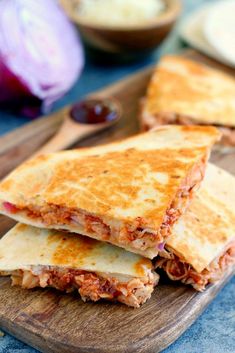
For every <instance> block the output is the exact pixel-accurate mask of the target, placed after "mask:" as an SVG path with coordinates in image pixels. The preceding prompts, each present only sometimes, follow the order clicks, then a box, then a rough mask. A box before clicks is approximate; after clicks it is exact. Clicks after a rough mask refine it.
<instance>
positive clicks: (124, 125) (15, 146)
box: [0, 51, 235, 353]
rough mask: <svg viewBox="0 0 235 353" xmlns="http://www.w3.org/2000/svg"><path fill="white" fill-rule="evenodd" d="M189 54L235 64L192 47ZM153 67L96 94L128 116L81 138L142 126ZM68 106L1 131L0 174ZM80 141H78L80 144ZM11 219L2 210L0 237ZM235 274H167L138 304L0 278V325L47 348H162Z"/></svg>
mask: <svg viewBox="0 0 235 353" xmlns="http://www.w3.org/2000/svg"><path fill="white" fill-rule="evenodd" d="M185 55H187V56H189V57H191V58H194V59H196V60H199V61H203V62H206V63H208V64H209V65H213V66H218V67H220V68H221V69H225V70H226V71H229V72H230V73H231V74H232V75H234V71H232V70H229V69H228V68H225V67H223V66H222V65H221V64H218V63H215V62H212V61H211V60H210V59H207V58H205V57H203V56H201V55H199V54H198V53H196V52H194V51H190V52H187V54H185ZM151 72H152V68H148V69H145V70H144V71H142V72H140V73H137V74H135V75H133V76H130V77H128V78H127V79H124V80H122V81H120V82H118V83H116V84H114V85H112V86H109V87H107V88H105V89H103V90H101V91H98V92H96V93H94V94H93V95H94V96H96V97H110V96H113V97H115V98H116V99H118V100H119V101H120V103H121V104H122V108H123V117H122V119H121V121H120V122H119V123H118V125H117V126H115V127H113V128H111V129H109V130H106V131H104V132H102V133H101V134H99V135H97V136H93V137H91V138H89V139H86V140H84V141H82V143H80V144H79V146H89V145H96V144H100V143H105V142H108V141H113V140H117V139H119V138H122V137H124V136H129V135H131V134H133V133H136V132H138V130H139V127H138V119H137V114H138V113H137V112H138V107H139V99H140V98H141V97H143V96H144V93H145V90H146V86H147V84H148V81H149V77H150V75H151ZM67 109H68V108H65V109H64V111H60V112H59V113H56V114H54V115H53V116H51V117H45V118H43V119H40V120H37V121H34V122H32V123H30V124H28V125H26V126H24V127H22V128H20V129H17V130H15V131H13V132H11V133H9V134H7V135H5V136H3V137H2V138H0V164H1V170H0V178H2V177H4V175H6V174H7V173H8V172H9V171H10V170H12V169H13V168H14V167H15V166H17V165H18V164H19V163H21V162H22V161H23V160H24V159H27V158H28V157H29V156H30V155H31V154H32V153H33V152H35V151H36V150H37V149H38V148H39V147H40V146H41V145H42V144H43V143H45V142H46V141H47V140H48V139H49V138H50V137H51V136H52V135H53V133H54V132H55V131H56V130H57V129H58V127H59V125H60V124H61V121H62V119H63V116H64V114H66V112H67ZM79 146H77V147H79ZM212 160H213V161H214V162H215V163H216V164H218V165H220V166H222V167H224V168H226V169H227V170H229V171H230V172H232V173H234V174H235V153H232V152H230V153H229V154H224V153H221V152H216V153H213V156H212ZM13 224H14V222H13V221H11V220H9V219H8V218H6V217H0V236H1V235H3V234H4V233H5V232H6V231H7V230H8V229H10V228H11V227H12V226H13ZM231 276H232V271H231V272H230V273H227V275H226V276H225V277H224V279H223V280H222V281H220V282H219V283H218V284H217V285H213V286H210V287H209V288H208V289H207V291H205V292H204V293H196V292H195V291H194V290H193V289H191V288H190V287H186V286H183V285H178V284H174V283H169V282H167V280H164V279H163V280H162V281H161V283H160V285H159V286H158V287H157V288H156V290H155V292H154V294H153V296H152V298H151V300H149V301H148V302H147V303H146V304H145V305H143V306H142V307H141V308H140V309H131V308H128V307H125V306H124V305H121V304H110V303H106V302H99V303H86V304H84V303H83V302H82V301H81V300H80V298H79V297H78V295H76V294H69V295H66V294H62V293H60V292H58V291H56V290H42V289H34V290H28V291H27V290H23V289H21V288H18V287H13V288H11V287H10V281H9V279H7V278H1V279H0V326H1V327H2V328H3V329H4V330H5V331H7V332H9V333H11V334H12V335H14V336H15V337H17V338H19V339H21V340H22V341H24V342H26V343H28V344H29V345H31V346H33V347H35V348H37V349H39V350H40V351H41V352H45V353H49V352H50V353H52V352H53V353H72V352H73V353H157V352H160V351H161V350H162V349H164V348H165V347H167V346H168V345H169V344H171V343H172V342H173V341H174V340H175V339H176V338H177V337H179V336H180V335H181V334H182V333H183V332H184V331H185V329H186V328H187V327H189V325H191V324H192V322H193V321H194V320H195V319H196V318H197V317H198V316H199V315H200V313H201V312H202V311H203V310H204V309H205V307H206V306H207V305H208V304H209V303H210V302H211V300H213V298H214V297H215V296H216V294H217V293H218V291H219V290H220V289H221V288H222V287H223V286H224V285H225V283H226V282H227V281H228V280H229V278H230V277H231Z"/></svg>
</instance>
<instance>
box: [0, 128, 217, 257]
mask: <svg viewBox="0 0 235 353" xmlns="http://www.w3.org/2000/svg"><path fill="white" fill-rule="evenodd" d="M218 138H219V133H218V130H217V129H215V128H213V127H200V126H197V127H194V126H192V127H183V126H165V127H161V128H159V129H157V130H156V131H152V132H149V133H146V134H140V135H136V136H134V137H131V138H128V139H125V140H122V141H120V142H117V143H113V144H109V145H104V146H99V147H93V148H88V149H81V150H72V151H64V152H58V153H54V154H48V155H42V156H39V157H36V158H35V159H33V160H31V161H28V162H26V163H24V164H23V165H22V166H20V167H19V168H17V169H16V170H15V171H14V172H13V173H11V174H10V175H9V176H8V177H7V178H6V179H5V180H4V181H3V182H2V183H1V184H0V212H1V213H3V214H6V215H8V216H10V217H12V218H14V219H16V220H18V221H20V222H22V223H26V224H31V225H34V226H39V227H45V228H56V229H66V230H69V231H71V232H76V233H80V234H83V235H87V236H90V237H93V238H97V239H100V240H103V241H107V242H110V243H112V244H115V245H118V246H121V247H123V248H125V249H128V250H130V249H131V251H134V252H137V253H141V254H144V255H145V256H147V257H150V258H153V257H154V256H156V255H157V253H158V246H159V245H161V244H162V242H163V241H164V240H165V239H166V238H167V237H168V236H169V235H170V233H171V229H172V225H173V224H174V222H175V221H176V220H177V219H178V218H179V217H180V215H181V214H182V213H184V211H185V209H186V208H187V206H188V203H189V201H190V198H191V197H192V195H193V192H194V190H195V189H197V188H198V186H199V184H200V182H201V180H202V179H203V176H204V170H205V167H206V162H207V159H208V156H209V152H210V149H211V146H212V145H213V143H214V142H215V141H216V140H217V139H218Z"/></svg>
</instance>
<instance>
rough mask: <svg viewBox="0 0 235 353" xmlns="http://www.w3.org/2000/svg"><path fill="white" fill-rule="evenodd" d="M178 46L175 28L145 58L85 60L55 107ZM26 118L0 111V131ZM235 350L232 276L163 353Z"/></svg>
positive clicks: (15, 350)
mask: <svg viewBox="0 0 235 353" xmlns="http://www.w3.org/2000/svg"><path fill="white" fill-rule="evenodd" d="M204 2H211V3H212V2H214V1H213V0H210V1H208V0H207V1H202V0H185V1H184V5H185V6H184V13H186V14H187V13H189V12H190V11H191V10H193V9H194V8H195V7H198V6H200V5H201V4H202V3H204ZM181 48H182V42H181V41H180V39H179V37H178V33H177V28H175V30H174V31H173V32H172V34H171V36H169V37H168V39H167V40H166V41H165V42H164V43H163V45H162V46H161V48H159V50H158V51H157V52H156V53H155V54H154V55H153V56H152V57H151V58H148V59H146V61H145V62H141V63H138V64H131V65H124V66H123V65H122V66H116V67H104V66H103V67H102V66H95V65H94V64H92V63H91V62H89V61H88V60H87V62H86V66H85V69H84V71H83V74H82V77H81V78H80V80H79V81H78V82H77V84H76V85H75V87H74V88H73V89H72V90H71V91H70V92H69V93H68V94H67V95H66V96H65V97H64V98H63V99H62V100H61V101H60V102H58V104H57V105H56V106H55V109H58V108H60V107H62V106H63V105H65V104H67V103H70V102H74V101H75V100H77V99H78V98H80V97H82V96H84V95H86V94H87V93H89V92H91V91H94V90H96V89H98V88H100V87H102V86H105V85H107V84H109V83H112V82H114V81H116V80H118V79H120V78H122V77H124V76H126V75H128V74H130V73H133V72H135V71H137V70H139V69H141V68H143V67H145V66H147V65H149V64H151V63H153V62H155V61H156V60H157V58H158V56H159V55H162V54H165V53H175V52H177V51H179V50H180V49H181ZM27 122H28V119H25V118H22V117H17V116H13V115H10V114H6V113H3V112H1V111H0V134H4V133H5V132H7V131H10V130H12V129H14V128H16V127H18V126H20V125H23V124H25V123H27ZM36 352H37V351H36V350H35V349H33V348H30V347H28V346H27V345H25V344H23V343H22V342H19V341H18V340H16V339H14V338H13V337H11V336H9V335H7V334H6V335H5V336H4V337H2V338H0V353H36ZM233 352H235V278H233V280H232V281H230V283H229V284H228V285H227V286H226V287H225V288H224V289H223V290H222V291H221V293H220V294H219V295H218V297H217V298H216V299H215V300H214V301H213V303H212V304H211V305H210V306H209V307H208V308H207V310H206V311H205V312H204V313H203V315H201V317H200V318H199V319H198V320H197V321H196V322H195V323H194V324H193V325H192V326H191V327H190V328H189V329H188V330H187V331H186V332H185V333H184V334H183V335H182V336H181V337H180V338H179V339H178V340H177V341H176V342H175V343H174V344H172V345H171V346H170V347H169V348H168V349H166V350H165V351H164V353H233Z"/></svg>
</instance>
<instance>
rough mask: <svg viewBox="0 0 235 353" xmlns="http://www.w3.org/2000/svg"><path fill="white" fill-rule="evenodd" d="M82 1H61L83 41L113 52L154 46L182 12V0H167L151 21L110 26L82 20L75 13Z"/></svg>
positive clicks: (121, 52) (146, 49)
mask: <svg viewBox="0 0 235 353" xmlns="http://www.w3.org/2000/svg"><path fill="white" fill-rule="evenodd" d="M78 1H79V0H61V3H62V5H63V7H64V8H65V10H66V12H67V13H68V15H69V17H70V18H71V19H72V20H73V22H74V23H75V24H76V25H77V26H78V28H79V30H80V33H81V35H82V37H83V40H84V42H85V43H86V44H87V45H89V46H90V47H92V48H95V49H98V50H99V51H102V52H106V53H111V54H123V55H127V54H132V55H133V54H143V53H144V52H145V53H146V52H149V51H152V50H153V49H155V48H156V47H157V46H158V45H159V44H160V43H161V42H162V40H163V39H164V38H165V37H166V36H167V35H168V33H169V32H170V30H171V29H172V27H173V25H174V23H175V21H176V20H177V18H178V16H179V14H180V11H181V1H180V0H164V1H165V3H166V9H165V10H164V11H163V12H162V14H160V15H158V16H157V17H156V19H155V20H153V21H151V22H150V23H149V24H147V25H146V24H144V25H141V24H140V25H139V26H135V27H134V26H132V27H126V28H125V27H123V26H122V27H116V26H115V27H113V28H112V27H110V26H105V24H104V25H97V24H95V25H93V24H87V23H84V22H82V20H81V19H80V17H79V16H78V15H76V10H75V8H76V6H77V5H78Z"/></svg>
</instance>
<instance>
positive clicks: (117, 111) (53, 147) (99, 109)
mask: <svg viewBox="0 0 235 353" xmlns="http://www.w3.org/2000/svg"><path fill="white" fill-rule="evenodd" d="M120 117H121V107H120V104H119V103H118V102H117V101H116V100H114V99H113V98H108V99H95V98H91V99H87V100H84V101H81V102H79V103H77V104H74V105H73V106H72V107H71V108H69V109H68V110H65V119H64V122H63V123H62V125H61V127H60V129H59V130H58V132H57V133H56V134H55V135H54V136H53V137H52V138H51V139H50V140H49V141H48V142H47V143H46V144H45V145H44V146H42V148H40V149H39V150H38V151H37V152H36V153H35V154H34V155H33V157H35V156H37V155H39V154H43V153H49V152H56V151H59V150H63V149H66V148H68V147H69V146H71V145H73V144H74V143H75V142H78V141H80V140H82V139H83V138H84V137H87V136H90V135H92V134H95V133H97V132H98V131H101V130H104V129H107V128H108V127H110V126H112V125H114V124H116V123H117V122H118V121H119V120H120Z"/></svg>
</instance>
